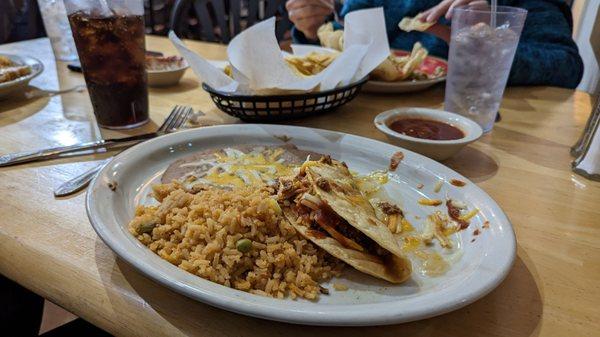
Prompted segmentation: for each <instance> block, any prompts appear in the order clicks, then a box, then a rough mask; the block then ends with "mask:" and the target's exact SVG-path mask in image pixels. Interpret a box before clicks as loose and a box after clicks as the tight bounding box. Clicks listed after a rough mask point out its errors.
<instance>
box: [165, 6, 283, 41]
mask: <svg viewBox="0 0 600 337" xmlns="http://www.w3.org/2000/svg"><path fill="white" fill-rule="evenodd" d="M272 16H276V18H277V24H276V32H275V34H276V36H277V39H278V40H279V41H281V40H283V39H284V38H285V34H286V32H287V31H289V29H291V27H292V23H291V22H290V21H289V19H288V16H287V11H286V10H285V0H177V1H175V4H174V5H173V10H172V12H171V20H170V21H171V29H173V30H174V31H175V33H176V34H177V35H179V36H180V37H185V38H192V39H197V40H202V41H211V42H221V43H229V41H231V39H232V38H233V37H234V36H236V35H237V34H239V33H240V32H242V31H243V30H244V29H246V28H248V27H250V26H252V25H253V24H255V23H256V22H259V21H261V20H264V19H268V18H270V17H272Z"/></svg>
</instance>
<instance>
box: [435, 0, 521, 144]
mask: <svg viewBox="0 0 600 337" xmlns="http://www.w3.org/2000/svg"><path fill="white" fill-rule="evenodd" d="M526 16H527V10H525V9H522V8H516V7H507V6H498V8H497V12H496V13H495V19H496V20H495V21H496V24H495V26H493V25H492V24H491V22H492V21H493V20H492V12H491V11H490V10H486V9H482V8H481V7H477V8H471V7H469V6H464V7H458V8H455V9H454V12H453V13H452V37H451V41H450V54H449V57H448V75H447V77H446V96H445V99H444V108H445V110H447V111H451V112H455V113H458V114H460V115H463V116H465V117H468V118H470V119H472V120H474V121H475V122H477V124H479V125H480V126H481V128H482V129H483V131H484V132H489V131H491V130H492V127H493V126H494V120H495V118H496V114H497V113H498V108H499V107H500V102H501V100H502V95H503V93H504V88H505V87H506V82H507V80H508V75H509V73H510V68H511V65H512V62H513V59H514V56H515V51H516V50H517V45H518V43H519V37H520V35H521V31H522V29H523V25H524V23H525V17H526Z"/></svg>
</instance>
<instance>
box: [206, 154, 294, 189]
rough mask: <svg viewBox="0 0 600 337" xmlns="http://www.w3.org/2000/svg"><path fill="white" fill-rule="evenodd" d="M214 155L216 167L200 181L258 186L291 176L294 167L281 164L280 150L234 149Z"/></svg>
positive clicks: (239, 185) (227, 184)
mask: <svg viewBox="0 0 600 337" xmlns="http://www.w3.org/2000/svg"><path fill="white" fill-rule="evenodd" d="M223 152H224V153H215V157H216V159H217V160H216V161H217V165H215V167H213V169H211V170H210V172H208V174H207V175H206V176H204V177H202V179H201V180H203V181H205V182H208V183H211V184H215V185H226V186H234V187H243V186H246V185H250V186H258V185H262V184H264V183H272V182H273V181H274V180H275V178H277V177H281V176H288V175H291V174H293V170H294V168H295V166H292V165H286V164H283V163H282V162H283V160H281V159H279V157H280V156H281V155H282V154H283V153H284V150H283V149H281V148H278V149H275V150H266V151H257V150H255V151H252V152H250V153H243V152H241V151H239V150H235V149H229V148H228V149H224V150H223Z"/></svg>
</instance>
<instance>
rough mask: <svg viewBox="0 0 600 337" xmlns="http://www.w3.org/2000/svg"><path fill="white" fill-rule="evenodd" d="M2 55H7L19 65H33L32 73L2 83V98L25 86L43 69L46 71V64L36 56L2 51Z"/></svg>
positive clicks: (0, 86)
mask: <svg viewBox="0 0 600 337" xmlns="http://www.w3.org/2000/svg"><path fill="white" fill-rule="evenodd" d="M0 56H6V57H8V58H9V59H10V60H11V61H13V62H14V63H16V64H18V65H23V66H24V65H28V66H30V67H31V74H29V75H26V76H22V77H19V78H16V79H14V80H12V81H8V82H4V83H0V98H2V97H4V96H8V95H9V94H11V93H12V92H14V91H15V90H17V89H19V88H22V87H25V86H26V85H27V84H29V82H30V81H31V80H32V79H33V78H34V77H36V76H38V75H39V74H41V73H42V71H44V64H43V63H42V62H41V61H40V60H38V59H36V58H33V57H30V56H20V55H13V54H1V53H0Z"/></svg>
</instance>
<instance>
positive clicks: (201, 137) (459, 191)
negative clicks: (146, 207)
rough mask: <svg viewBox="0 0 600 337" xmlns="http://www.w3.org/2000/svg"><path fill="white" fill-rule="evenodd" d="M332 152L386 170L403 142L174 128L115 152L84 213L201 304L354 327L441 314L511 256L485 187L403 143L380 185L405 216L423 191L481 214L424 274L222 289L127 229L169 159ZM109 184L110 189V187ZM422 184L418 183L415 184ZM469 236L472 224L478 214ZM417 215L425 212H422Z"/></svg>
mask: <svg viewBox="0 0 600 337" xmlns="http://www.w3.org/2000/svg"><path fill="white" fill-rule="evenodd" d="M288 138H289V139H290V140H289V142H291V143H293V144H295V145H296V146H298V147H299V148H301V149H304V150H309V151H315V152H320V153H325V154H330V155H331V156H332V157H334V158H337V159H339V160H343V161H345V162H346V163H347V164H348V166H349V167H350V168H351V169H353V170H355V171H357V172H359V173H368V172H371V171H373V170H382V169H386V168H387V167H388V165H389V159H390V156H391V155H392V154H393V153H395V152H396V151H399V150H400V148H398V147H395V146H392V145H389V144H386V143H383V142H379V141H375V140H372V139H368V138H363V137H358V136H353V135H348V134H343V133H338V132H332V131H326V130H319V129H311V128H302V127H293V126H283V125H260V124H246V125H227V126H213V127H205V128H201V129H193V130H188V131H182V132H177V133H173V134H170V135H167V136H163V137H160V138H156V139H153V140H149V141H147V142H144V143H141V144H139V145H137V146H134V147H132V148H130V149H128V150H126V151H124V152H122V153H121V154H119V155H117V156H116V157H115V158H114V159H113V160H112V161H111V162H110V163H109V164H108V165H106V166H105V167H104V168H103V169H102V171H101V172H100V173H99V174H98V176H97V177H96V178H95V179H94V181H93V182H92V184H91V186H90V188H89V190H88V194H87V198H86V204H87V212H88V217H89V219H90V221H91V223H92V226H93V227H94V229H95V230H96V232H97V233H98V235H99V236H100V237H101V238H102V240H104V242H105V243H106V244H107V245H108V246H109V247H110V248H111V249H112V250H113V251H115V253H116V254H117V255H118V256H119V257H120V258H122V259H124V260H125V261H127V262H128V263H130V264H131V265H133V266H134V267H135V268H137V269H138V270H139V271H140V272H142V273H143V274H145V275H146V276H148V277H150V278H152V279H153V280H155V281H157V282H159V283H162V284H163V285H165V286H167V287H169V288H171V289H173V290H175V291H177V292H179V293H182V294H184V295H186V296H189V297H191V298H194V299H197V300H199V301H202V302H204V303H208V304H210V305H214V306H216V307H220V308H223V309H226V310H230V311H234V312H237V313H241V314H245V315H250V316H255V317H260V318H266V319H272V320H277V321H284V322H290V323H301V324H313V325H336V326H343V325H346V326H349V325H354V326H361V325H380V324H392V323H401V322H407V321H413V320H418V319H423V318H427V317H431V316H435V315H439V314H442V313H445V312H448V311H451V310H455V309H458V308H460V307H463V306H465V305H467V304H469V303H471V302H473V301H475V300H477V299H478V298H480V297H482V296H484V295H485V294H487V293H488V292H490V291H491V290H492V289H494V288H495V287H496V286H497V285H498V284H499V283H500V282H501V281H502V280H503V279H504V277H505V276H506V274H507V273H508V271H509V270H510V268H511V265H512V263H513V260H514V257H515V237H514V233H513V230H512V227H511V224H510V222H509V220H508V218H507V217H506V215H505V214H504V212H502V210H501V209H500V207H499V206H498V205H497V204H496V203H495V202H494V200H492V198H490V197H489V196H488V195H487V194H486V193H485V192H483V191H482V190H481V189H480V188H478V187H477V186H476V185H475V184H473V183H472V182H469V181H468V180H467V179H466V178H464V177H462V176H461V175H459V174H458V173H456V172H454V171H452V170H450V169H449V168H447V167H445V166H443V165H442V164H439V163H437V162H435V161H433V160H431V159H428V158H426V157H424V156H421V155H419V154H416V153H413V152H410V151H407V150H402V151H403V152H404V154H405V157H404V160H403V161H402V163H401V164H400V166H399V168H398V169H397V170H396V172H394V173H392V174H391V175H390V178H391V179H390V182H389V183H388V184H387V185H386V191H387V193H388V194H389V195H390V196H391V197H392V198H393V199H394V201H396V202H398V203H399V204H400V205H401V206H402V207H403V209H404V210H405V212H406V214H407V217H408V219H409V220H411V221H412V222H413V224H416V223H417V221H418V220H415V218H414V216H419V217H421V219H424V218H425V216H426V215H427V214H430V213H431V212H432V211H433V208H432V207H424V206H418V204H417V200H418V199H419V198H422V197H426V196H429V197H432V198H433V197H438V198H444V196H446V195H447V196H449V197H451V198H455V199H459V200H462V201H464V202H465V203H467V204H468V205H469V206H470V207H477V208H478V209H479V210H480V212H479V214H478V215H477V216H476V217H475V218H473V220H472V222H471V227H470V228H469V229H468V230H465V231H461V232H460V234H459V235H457V240H458V241H459V242H462V246H463V248H462V252H463V253H462V257H461V258H460V259H459V260H458V262H456V263H455V264H454V265H453V266H452V268H451V269H450V270H449V271H448V273H446V274H445V275H443V276H440V277H437V278H430V277H425V276H422V275H421V274H419V273H418V272H415V273H413V277H412V279H411V280H409V281H408V282H406V283H404V284H402V285H392V284H389V283H386V282H384V281H380V280H377V279H375V278H372V277H370V276H366V275H363V274H360V273H358V272H354V271H353V270H351V268H346V270H345V271H344V274H343V275H342V277H341V279H340V280H332V281H331V283H335V282H338V283H340V282H341V283H344V284H345V285H347V286H348V287H349V288H350V289H349V290H348V291H336V290H334V289H333V288H332V287H331V284H326V285H325V286H326V287H328V288H329V289H330V295H322V296H321V298H320V299H319V300H318V301H315V302H311V301H306V300H289V299H286V300H278V299H273V298H267V297H262V296H258V295H252V294H249V293H246V292H242V291H238V290H235V289H231V288H227V287H224V286H221V285H219V284H216V283H212V282H210V281H207V280H204V279H202V278H200V277H197V276H195V275H192V274H190V273H187V272H185V271H183V270H181V269H179V268H177V267H176V266H174V265H171V264H170V263H168V262H167V261H164V260H162V259H161V258H160V257H158V256H157V255H155V254H154V253H152V252H151V251H150V250H149V249H148V248H146V247H145V246H143V245H142V244H141V243H139V242H138V241H137V240H136V239H135V238H134V237H133V236H132V235H131V234H130V233H129V232H128V231H127V224H128V222H129V221H130V220H131V218H132V217H133V215H134V208H135V206H136V205H137V204H138V203H140V202H145V200H147V198H148V193H149V191H150V185H151V184H152V183H156V182H158V180H159V179H160V176H161V174H162V173H163V171H164V170H165V169H166V167H167V166H168V165H169V164H170V163H171V162H173V161H174V160H177V159H178V158H181V157H183V156H186V155H189V154H191V153H194V152H196V151H201V150H203V149H207V148H223V147H227V146H233V145H238V144H265V145H269V144H270V145H278V144H283V140H286V139H288ZM452 178H455V179H461V180H463V181H466V182H467V185H466V186H464V187H462V188H457V187H454V186H451V185H449V184H445V185H444V187H443V188H442V190H441V191H440V192H439V193H434V192H433V188H434V187H433V186H434V185H435V182H437V181H438V180H439V179H446V180H450V179H452ZM109 182H116V183H117V188H116V190H115V191H112V190H111V189H109V188H108V183H109ZM419 183H422V184H424V185H425V187H423V188H422V189H418V188H417V187H416V186H417V185H418V184H419ZM485 220H487V221H489V222H490V228H489V229H485V230H481V231H482V233H481V234H480V235H479V236H477V239H476V241H475V242H471V239H472V238H473V234H472V232H473V229H474V228H475V227H479V228H480V227H481V224H482V223H483V222H484V221H485ZM421 221H422V220H421Z"/></svg>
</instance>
